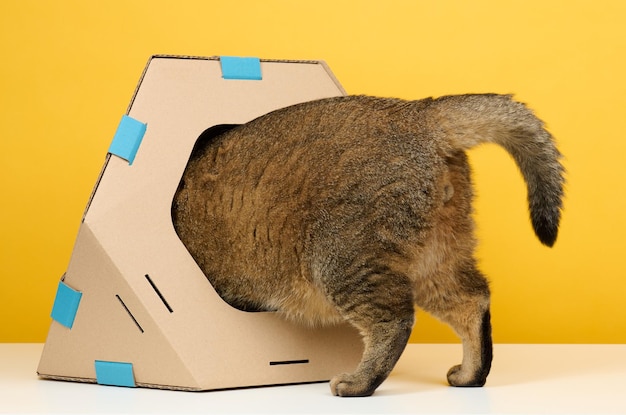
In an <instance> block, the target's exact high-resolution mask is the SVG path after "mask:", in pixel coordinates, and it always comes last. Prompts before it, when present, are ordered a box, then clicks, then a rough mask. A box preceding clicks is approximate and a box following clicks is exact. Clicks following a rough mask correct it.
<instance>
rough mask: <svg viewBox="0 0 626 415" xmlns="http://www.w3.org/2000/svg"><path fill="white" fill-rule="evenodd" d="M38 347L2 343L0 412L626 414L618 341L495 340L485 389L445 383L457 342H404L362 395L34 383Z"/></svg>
mask: <svg viewBox="0 0 626 415" xmlns="http://www.w3.org/2000/svg"><path fill="white" fill-rule="evenodd" d="M42 347H43V346H42V345H41V344H9V343H7V344H0V413H14V414H17V413H50V414H56V413H130V414H138V413H176V414H186V413H272V414H278V413H386V414H388V413H436V414H452V413H454V414H474V413H485V414H488V413H499V414H505V413H525V414H536V413H542V414H557V413H569V414H573V413H587V414H608V413H622V414H626V345H514V344H497V345H495V347H494V361H493V367H492V371H491V375H490V376H489V379H488V380H487V385H486V386H485V387H484V388H469V389H464V388H452V387H449V386H447V384H446V382H445V374H446V372H447V370H448V368H449V367H450V366H452V365H453V364H456V363H458V361H459V359H460V356H461V346H460V345H458V344H440V345H436V344H411V345H409V346H408V347H407V349H406V351H405V352H404V355H403V356H402V358H401V359H400V361H399V362H398V365H397V366H396V368H395V370H394V371H393V373H392V374H391V376H390V377H389V379H388V380H387V381H386V382H385V383H383V384H382V385H381V386H380V388H379V389H378V390H377V392H376V393H375V394H374V396H372V397H369V398H337V397H334V396H331V394H330V389H329V387H328V385H327V384H326V383H315V384H307V385H291V386H275V387H264V388H252V389H242V390H229V391H218V392H176V391H165V390H154V389H141V388H121V387H110V386H100V385H94V384H81V383H71V382H59V381H50V380H41V379H39V378H38V377H37V375H36V369H37V365H38V363H39V356H40V354H41V350H42Z"/></svg>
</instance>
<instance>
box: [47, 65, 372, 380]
mask: <svg viewBox="0 0 626 415" xmlns="http://www.w3.org/2000/svg"><path fill="white" fill-rule="evenodd" d="M342 94H344V91H343V89H342V88H341V86H340V85H339V83H338V82H337V81H336V79H335V78H334V77H333V75H332V73H331V72H330V70H329V69H328V67H327V66H326V65H325V64H324V62H312V61H273V60H259V59H256V58H232V57H221V58H220V57H212V58H199V57H180V56H153V57H152V58H151V59H150V60H149V61H148V64H147V66H146V68H145V71H144V73H143V75H142V77H141V80H140V82H139V85H138V86H137V89H136V91H135V94H134V96H133V98H132V101H131V103H130V106H129V108H128V111H127V114H126V115H124V116H123V117H122V121H121V122H120V125H119V127H118V129H117V132H116V133H115V135H114V137H113V140H112V143H111V147H110V149H109V154H108V155H107V157H106V161H105V164H104V167H103V169H102V172H101V174H100V177H99V178H98V181H97V183H96V185H95V188H94V190H93V193H92V195H91V198H90V200H89V203H88V206H87V208H86V210H85V214H84V216H83V220H82V223H81V226H80V229H79V232H78V236H77V239H76V242H75V247H74V250H73V252H72V255H71V259H70V262H69V265H68V268H67V271H66V273H65V274H64V276H63V278H62V280H61V281H60V282H59V286H58V291H57V294H56V298H55V302H54V306H53V310H52V318H53V321H52V324H51V327H50V331H49V334H48V338H47V341H46V344H45V346H44V350H43V354H42V356H41V361H40V363H39V367H38V374H39V376H41V377H42V378H46V379H59V380H71V381H79V382H91V383H100V384H106V385H117V386H139V387H152V388H165V389H181V390H214V389H225V388H237V387H248V386H261V385H276V384H289V383H300V382H315V381H324V380H328V379H330V378H331V377H332V376H333V375H335V374H337V373H341V372H345V371H352V370H353V369H354V368H355V367H356V365H357V363H358V361H359V359H360V356H361V352H362V344H361V340H360V337H359V336H358V334H357V333H356V331H355V330H353V329H352V328H351V327H349V326H347V325H343V326H337V327H331V328H323V329H314V328H309V327H303V326H299V325H296V324H294V323H290V322H287V321H285V320H283V319H281V318H280V317H279V316H277V315H276V314H275V313H271V312H260V313H248V312H244V311H240V310H237V309H235V308H232V307H231V306H229V305H228V304H227V303H225V302H224V301H223V300H222V299H221V297H219V295H218V294H217V293H216V292H215V290H214V289H213V287H212V286H211V284H210V283H209V281H208V280H207V278H206V277H205V276H204V274H203V273H202V271H201V270H200V269H199V267H198V266H197V264H196V263H195V261H194V260H193V259H192V257H191V256H190V254H189V253H188V252H187V250H186V248H185V246H184V245H183V243H182V242H181V241H180V239H179V238H178V236H177V234H176V232H175V231H174V227H173V224H172V219H171V203H172V198H173V196H174V192H175V191H176V188H177V186H178V183H179V181H180V179H181V176H182V173H183V171H184V169H185V166H186V164H187V162H188V159H189V156H190V153H191V151H192V149H193V147H194V144H195V142H196V140H197V139H198V137H199V136H200V135H201V134H202V133H203V132H204V131H205V130H207V129H208V128H210V127H214V126H218V125H222V124H242V123H245V122H247V121H250V120H252V119H254V118H256V117H258V116H260V115H263V114H265V113H267V112H270V111H272V110H275V109H278V108H281V107H285V106H288V105H292V104H296V103H299V102H304V101H309V100H314V99H319V98H324V97H331V96H338V95H342Z"/></svg>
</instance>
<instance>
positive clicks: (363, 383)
mask: <svg viewBox="0 0 626 415" xmlns="http://www.w3.org/2000/svg"><path fill="white" fill-rule="evenodd" d="M376 386H377V385H375V384H374V383H373V382H372V380H371V379H369V378H365V377H363V376H358V375H355V374H350V373H342V374H341V375H337V376H335V377H334V378H332V379H331V381H330V390H331V392H332V394H333V395H335V396H344V397H347V396H370V395H371V394H373V393H374V391H375V390H376Z"/></svg>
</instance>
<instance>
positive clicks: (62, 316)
mask: <svg viewBox="0 0 626 415" xmlns="http://www.w3.org/2000/svg"><path fill="white" fill-rule="evenodd" d="M82 296H83V293H81V292H80V291H76V290H74V289H72V288H71V287H70V286H69V285H67V284H65V283H64V282H63V281H59V287H58V288H57V295H56V297H55V298H54V305H53V306H52V313H51V314H50V315H51V317H52V318H53V319H54V320H55V321H57V322H59V323H61V324H63V325H64V326H65V327H67V328H69V329H71V328H72V326H73V325H74V319H75V318H76V312H77V311H78V305H79V304H80V299H81V298H82Z"/></svg>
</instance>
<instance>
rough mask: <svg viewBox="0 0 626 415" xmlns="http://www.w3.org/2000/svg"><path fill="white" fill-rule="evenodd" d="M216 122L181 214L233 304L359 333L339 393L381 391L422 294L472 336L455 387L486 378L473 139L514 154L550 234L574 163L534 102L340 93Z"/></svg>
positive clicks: (193, 165)
mask: <svg viewBox="0 0 626 415" xmlns="http://www.w3.org/2000/svg"><path fill="white" fill-rule="evenodd" d="M218 130H219V131H217V132H216V131H213V133H212V134H208V135H205V137H204V139H199V140H198V142H197V144H196V146H195V147H194V149H193V151H192V154H191V157H190V160H189V162H188V164H187V166H186V168H185V171H184V173H183V175H182V179H181V181H180V185H179V187H178V189H177V191H176V193H175V196H174V198H173V202H172V220H173V223H174V227H175V230H176V232H177V234H178V236H179V237H180V239H181V241H182V242H183V244H184V245H185V246H186V247H187V249H188V251H189V253H190V254H191V255H192V257H193V258H194V259H195V261H196V262H197V263H198V265H199V267H200V268H201V269H202V271H203V272H204V274H205V275H206V277H207V278H208V280H209V281H210V282H211V284H212V285H213V287H214V288H215V289H216V291H217V292H218V293H219V295H220V296H221V297H222V298H223V299H224V300H225V301H226V302H228V303H229V304H231V305H232V306H234V307H236V308H239V309H241V310H248V311H264V310H265V311H270V310H271V311H276V312H278V313H280V314H282V315H284V317H285V318H288V319H291V320H295V321H298V322H302V323H304V324H310V325H314V326H320V325H328V324H335V323H338V322H345V321H347V322H349V323H350V324H352V325H353V326H354V327H355V328H356V329H358V331H359V332H360V334H361V335H362V338H363V343H364V352H363V356H362V360H361V362H360V363H359V365H358V366H357V368H356V370H355V371H354V373H344V374H339V375H337V376H335V377H333V378H332V380H331V382H330V387H331V392H332V393H333V394H334V395H338V396H368V395H371V394H372V393H374V391H375V390H376V388H377V387H378V386H379V385H380V384H381V383H382V382H383V381H384V380H385V379H386V378H387V376H388V375H389V373H390V372H391V370H392V369H393V367H394V365H395V364H396V362H397V360H398V358H399V357H400V355H401V353H402V351H403V350H404V348H405V346H406V343H407V341H408V338H409V335H410V333H411V330H412V327H413V323H414V316H415V308H416V306H417V307H418V308H420V309H423V310H425V311H427V312H429V313H431V314H432V315H434V316H435V317H437V318H438V319H440V320H441V321H443V322H445V323H448V324H449V325H450V326H451V327H452V328H453V329H454V330H455V332H456V333H457V334H458V335H459V337H460V338H461V340H462V343H463V359H462V363H461V364H460V365H456V366H454V367H452V368H451V369H450V370H449V372H448V374H447V380H448V382H449V384H450V385H453V386H483V385H484V384H485V382H486V379H487V375H488V373H489V371H490V368H491V360H492V339H491V323H490V311H489V301H490V300H489V299H490V292H489V285H488V282H487V280H486V278H485V277H484V276H483V274H482V273H481V272H480V271H479V270H478V268H477V264H476V259H475V258H474V248H475V245H476V242H475V237H474V235H473V228H474V223H473V219H472V205H471V203H472V185H471V181H470V167H469V164H468V159H467V155H466V153H465V150H467V149H470V148H472V147H474V146H476V145H478V144H481V143H486V142H491V143H496V144H499V145H500V146H502V147H504V148H505V149H506V150H507V151H508V152H509V153H510V154H511V156H512V157H513V158H514V159H515V161H516V163H517V165H518V166H519V168H520V170H521V173H522V175H523V176H524V179H525V181H526V183H527V190H528V203H529V209H530V216H531V219H532V225H533V227H534V230H535V233H536V235H537V237H538V238H539V240H540V241H541V242H542V243H543V244H545V245H547V246H552V245H553V244H554V243H555V241H556V238H557V232H558V226H559V221H560V217H561V210H562V198H563V185H564V173H565V172H564V168H563V166H562V164H561V163H560V158H561V154H560V152H559V151H558V149H557V148H556V145H555V142H554V140H553V138H552V136H551V134H550V133H548V132H547V131H546V130H545V129H544V124H543V122H542V121H541V120H539V119H538V118H537V117H536V116H535V115H534V114H533V112H532V111H531V110H530V109H528V108H527V107H526V106H525V105H524V104H522V103H519V102H516V101H514V100H513V99H512V97H511V96H509V95H497V94H467V95H452V96H443V97H440V98H436V99H433V98H427V99H423V100H417V101H405V100H400V99H392V98H378V97H369V96H345V97H335V98H327V99H321V100H317V101H311V102H306V103H302V104H297V105H293V106H290V107H286V108H283V109H279V110H276V111H273V112H271V113H269V114H266V115H264V116H261V117H259V118H257V119H255V120H253V121H250V122H249V123H246V124H242V125H239V126H232V125H228V126H221V127H219V128H218Z"/></svg>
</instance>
